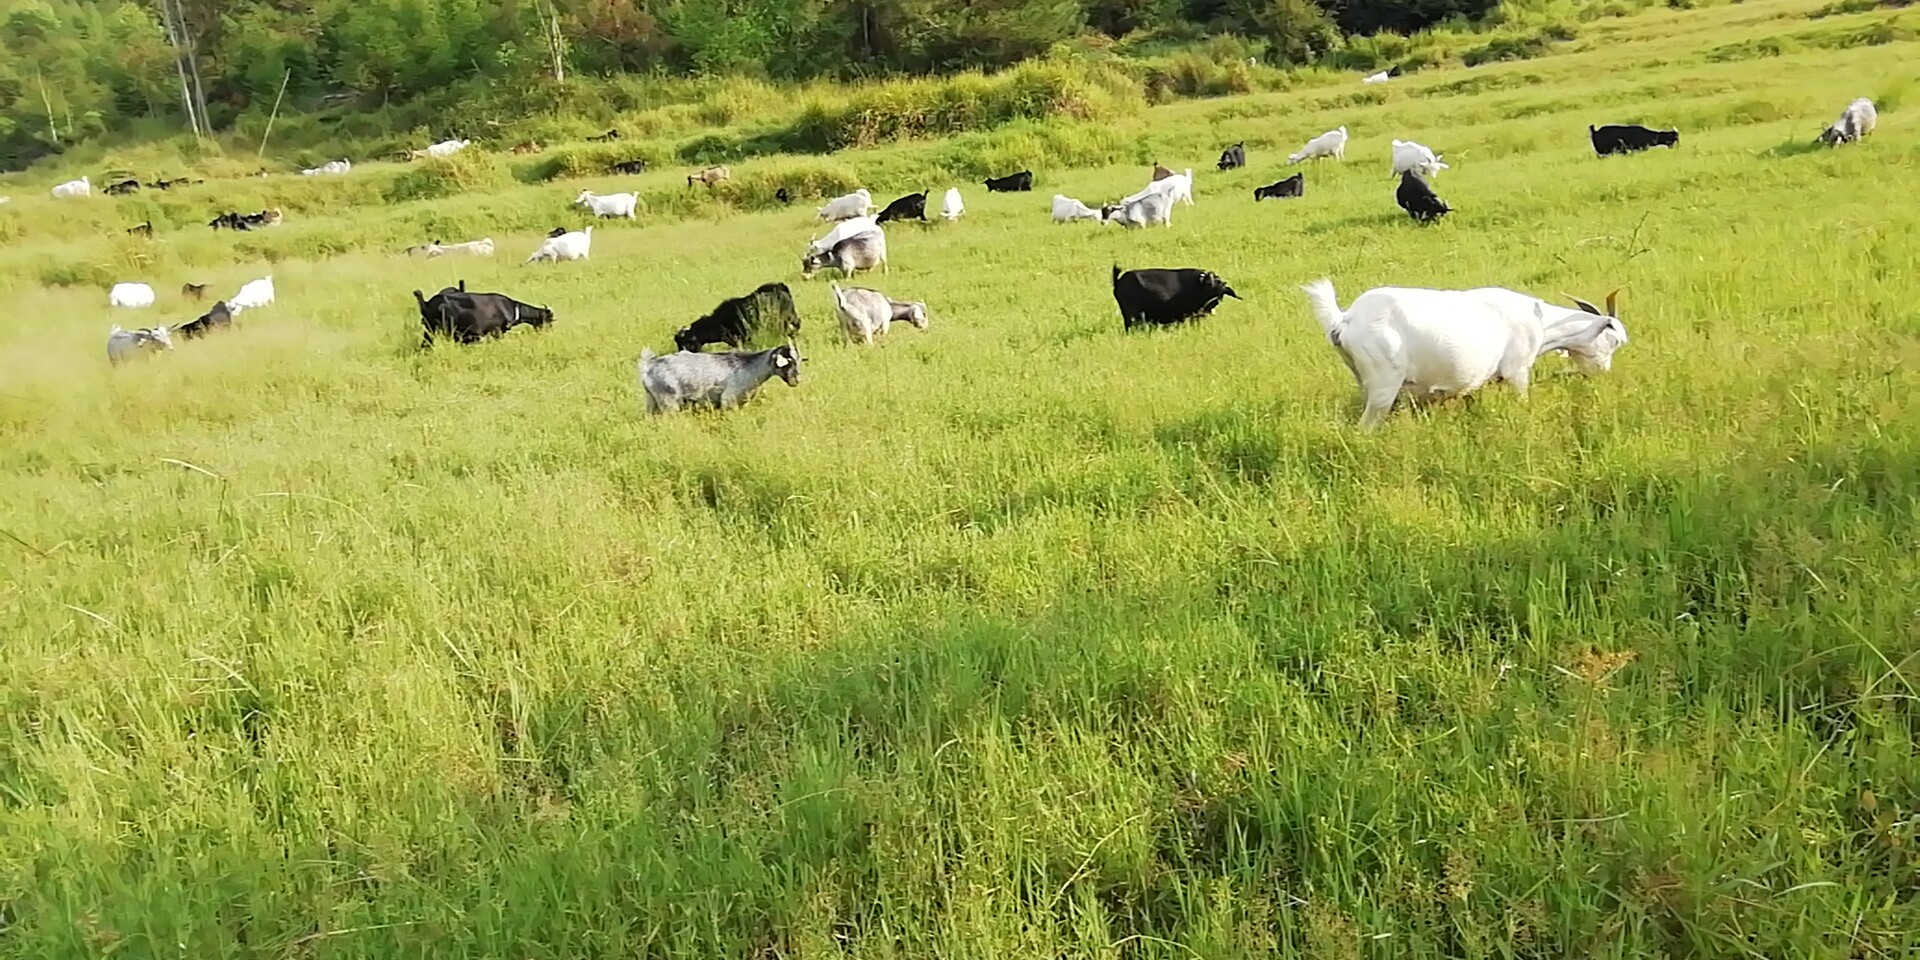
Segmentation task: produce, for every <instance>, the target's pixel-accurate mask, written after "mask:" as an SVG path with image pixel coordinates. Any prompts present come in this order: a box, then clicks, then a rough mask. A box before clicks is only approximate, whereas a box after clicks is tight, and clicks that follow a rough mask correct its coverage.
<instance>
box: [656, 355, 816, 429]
mask: <svg viewBox="0 0 1920 960" xmlns="http://www.w3.org/2000/svg"><path fill="white" fill-rule="evenodd" d="M637 366H638V373H639V375H640V390H641V392H643V393H645V394H646V397H647V413H649V414H662V413H673V412H675V411H678V410H679V409H680V408H681V407H682V406H685V405H688V404H694V405H699V406H712V407H714V408H715V409H719V410H729V409H732V408H734V407H738V406H740V405H741V404H742V403H745V402H746V401H747V400H749V399H750V398H752V396H753V394H754V392H755V391H757V390H759V389H760V385H761V384H763V383H766V382H767V380H769V379H771V378H772V377H775V376H778V377H779V378H780V379H782V380H785V381H786V382H787V386H790V387H797V386H799V385H800V354H799V352H798V351H796V350H794V348H793V345H792V344H790V343H783V344H781V345H780V346H777V347H773V348H771V349H768V350H759V351H755V352H753V353H741V352H733V353H670V354H667V355H666V356H664V357H657V356H654V353H653V351H652V350H650V349H649V350H642V351H640V362H639V364H638V365H637Z"/></svg>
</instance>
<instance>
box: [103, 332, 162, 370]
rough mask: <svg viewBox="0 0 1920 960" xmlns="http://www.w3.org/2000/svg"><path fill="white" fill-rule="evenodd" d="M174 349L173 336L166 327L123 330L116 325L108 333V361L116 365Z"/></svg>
mask: <svg viewBox="0 0 1920 960" xmlns="http://www.w3.org/2000/svg"><path fill="white" fill-rule="evenodd" d="M172 349H173V335H172V334H170V333H168V332H167V328H166V327H164V326H161V327H145V328H142V329H139V330H123V329H121V328H120V325H119V324H117V323H116V324H114V325H113V329H112V330H109V331H107V359H108V360H110V361H112V362H113V363H114V364H116V365H118V364H121V363H124V362H126V361H128V360H131V359H133V358H134V357H138V356H144V355H145V354H148V353H152V352H154V351H157V350H172Z"/></svg>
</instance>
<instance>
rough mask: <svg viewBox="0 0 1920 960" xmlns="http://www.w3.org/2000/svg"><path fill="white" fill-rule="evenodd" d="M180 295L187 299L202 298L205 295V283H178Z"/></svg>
mask: <svg viewBox="0 0 1920 960" xmlns="http://www.w3.org/2000/svg"><path fill="white" fill-rule="evenodd" d="M180 295H181V296H183V297H186V298H187V299H189V300H200V299H204V298H205V297H206V295H207V285H206V284H204V283H183V284H181V285H180Z"/></svg>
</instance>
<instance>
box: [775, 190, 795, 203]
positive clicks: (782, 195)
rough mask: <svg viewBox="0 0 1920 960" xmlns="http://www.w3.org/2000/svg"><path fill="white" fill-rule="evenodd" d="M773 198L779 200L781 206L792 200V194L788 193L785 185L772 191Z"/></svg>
mask: <svg viewBox="0 0 1920 960" xmlns="http://www.w3.org/2000/svg"><path fill="white" fill-rule="evenodd" d="M773 198H774V199H775V200H778V201H780V205H781V206H783V207H784V206H786V205H787V204H790V203H792V202H793V194H791V193H788V192H787V188H786V187H781V188H780V189H778V190H775V191H774V192H773Z"/></svg>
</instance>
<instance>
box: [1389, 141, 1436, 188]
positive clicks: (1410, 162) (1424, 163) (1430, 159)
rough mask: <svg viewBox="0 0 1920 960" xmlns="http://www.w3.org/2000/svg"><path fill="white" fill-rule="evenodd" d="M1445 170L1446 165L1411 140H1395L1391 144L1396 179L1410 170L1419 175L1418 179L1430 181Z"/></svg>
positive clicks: (1429, 151) (1430, 151)
mask: <svg viewBox="0 0 1920 960" xmlns="http://www.w3.org/2000/svg"><path fill="white" fill-rule="evenodd" d="M1445 169H1447V165H1446V164H1445V163H1444V162H1442V161H1441V159H1440V157H1439V156H1438V155H1436V154H1435V153H1434V152H1433V151H1432V150H1429V149H1427V148H1426V147H1423V146H1421V145H1420V144H1417V143H1415V142H1413V141H1412V140H1395V141H1394V142H1393V175H1394V176H1396V177H1397V176H1399V175H1401V174H1403V173H1406V172H1407V171H1408V170H1412V171H1413V172H1415V173H1417V174H1419V175H1420V179H1422V180H1432V179H1433V178H1434V177H1436V176H1438V175H1439V173H1440V171H1442V170H1445Z"/></svg>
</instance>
